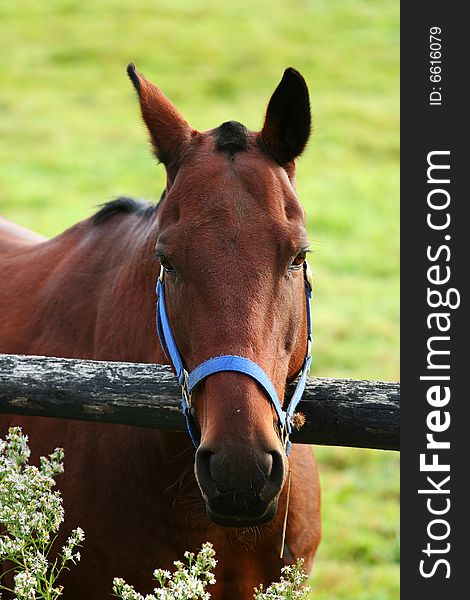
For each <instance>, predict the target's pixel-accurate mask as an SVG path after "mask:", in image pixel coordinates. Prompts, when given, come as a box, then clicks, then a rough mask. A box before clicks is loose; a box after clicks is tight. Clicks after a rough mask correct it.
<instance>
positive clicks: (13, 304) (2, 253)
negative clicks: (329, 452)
mask: <svg viewBox="0 0 470 600" xmlns="http://www.w3.org/2000/svg"><path fill="white" fill-rule="evenodd" d="M128 75H129V77H130V79H131V81H132V83H133V85H134V87H135V90H136V92H137V96H138V100H139V103H140V109H141V115H142V118H143V121H144V123H145V125H146V127H147V129H148V132H149V134H150V140H151V144H152V146H153V150H154V153H155V155H156V157H157V159H158V161H160V162H161V163H163V165H164V167H165V169H166V175H167V182H166V188H165V190H164V193H163V195H162V197H161V199H160V201H159V202H158V203H156V204H150V203H146V202H142V201H138V200H134V199H132V198H128V197H120V198H117V199H115V200H113V201H110V202H108V203H106V204H104V205H102V206H101V207H100V208H99V210H98V211H97V212H96V213H95V214H93V216H91V217H90V218H88V219H85V220H83V221H81V222H79V223H78V224H76V225H74V226H72V227H71V228H69V229H67V230H66V231H65V232H63V233H62V234H60V235H58V236H57V237H54V238H53V239H50V240H46V239H44V238H42V237H41V236H39V235H37V234H34V233H32V232H28V231H27V230H25V229H23V228H20V227H17V226H15V225H13V224H8V223H7V222H6V221H5V220H2V221H1V222H0V280H1V281H2V286H1V290H0V307H1V308H0V351H1V352H4V353H14V354H38V355H45V356H59V357H69V358H81V359H96V360H107V361H133V362H142V363H160V364H171V363H172V361H171V360H170V358H169V357H168V354H169V352H168V348H165V345H166V342H168V340H166V342H165V340H163V341H162V339H159V337H158V336H157V333H156V327H155V295H154V289H155V283H156V281H157V280H159V279H160V281H161V282H162V281H164V283H165V289H164V296H165V304H166V313H165V315H166V317H167V321H168V324H169V326H170V327H171V334H172V339H173V341H174V344H175V345H176V346H177V349H178V351H179V355H180V357H181V362H182V365H183V367H184V373H185V374H186V373H189V372H191V371H192V370H194V369H195V367H197V365H200V364H201V363H203V362H204V361H210V360H211V359H213V358H214V357H220V356H236V357H241V360H243V361H245V363H246V364H251V365H257V366H258V367H259V369H260V370H262V371H263V372H264V373H265V374H266V377H267V378H268V379H269V381H270V382H271V387H272V388H273V389H274V391H275V392H274V393H276V394H277V397H278V398H280V399H283V397H284V392H285V389H286V385H287V383H289V382H291V381H293V380H294V379H295V378H296V377H297V376H298V374H299V371H300V370H301V369H302V365H303V364H304V361H305V356H306V353H307V338H308V335H307V331H308V327H309V313H308V309H307V306H306V302H305V292H304V287H305V281H304V271H305V269H304V267H305V260H306V252H307V247H308V239H307V233H306V228H305V211H304V209H303V208H302V206H301V204H300V202H299V200H298V197H297V194H296V183H295V160H296V159H297V157H298V156H300V154H301V153H302V151H303V150H304V148H305V146H306V144H307V141H308V139H309V136H310V129H311V115H310V101H309V92H308V88H307V84H306V82H305V80H304V78H303V77H302V75H301V74H300V73H299V72H298V71H296V70H295V69H293V68H288V69H286V70H285V72H284V74H283V76H282V79H281V81H280V83H279V84H278V86H277V87H276V89H275V91H274V92H273V94H272V96H271V98H270V100H269V103H268V106H267V109H266V113H265V118H264V123H263V127H262V129H261V130H260V131H257V132H255V131H251V130H248V129H247V128H246V127H245V126H244V125H242V124H241V123H239V122H237V121H228V122H225V123H223V124H222V125H220V126H218V127H216V128H214V129H211V130H209V131H205V132H200V131H197V130H196V129H194V128H192V127H191V126H190V125H189V124H188V123H187V122H186V121H185V119H184V118H183V117H182V115H181V114H180V113H179V111H178V110H177V108H176V107H175V106H174V104H173V103H172V102H171V101H170V100H169V99H168V98H167V97H166V96H165V95H164V94H163V92H162V91H161V90H160V89H159V88H158V87H157V86H155V85H154V84H153V83H151V82H150V81H149V80H147V79H146V78H145V77H144V76H143V75H142V74H141V73H139V72H138V71H137V70H136V68H135V66H134V65H133V64H131V65H129V67H128ZM172 366H173V367H175V365H172ZM183 391H184V385H183ZM279 402H280V403H282V400H280V401H279ZM190 413H191V414H190V415H189V414H188V415H187V416H188V418H191V420H192V426H193V430H196V431H197V436H198V440H197V442H196V444H193V442H192V440H191V438H190V436H188V435H187V433H183V432H179V433H176V432H164V431H157V430H154V429H150V428H149V429H147V428H136V427H131V426H124V425H110V424H96V423H87V422H79V421H67V420H59V419H50V418H45V417H24V416H23V417H19V416H16V417H11V416H6V415H3V416H2V418H1V428H2V433H3V434H4V433H5V431H6V428H7V427H9V426H11V425H20V426H22V427H23V430H24V432H25V433H27V434H28V435H29V437H30V444H31V447H32V450H33V458H34V459H35V460H37V458H38V456H40V455H45V454H48V453H50V452H51V451H52V449H53V448H55V447H63V448H64V449H65V474H64V475H61V476H60V482H59V483H60V489H61V492H62V495H63V499H64V507H65V523H64V524H63V526H62V531H63V534H62V535H63V536H64V538H65V536H66V535H67V534H68V533H69V532H70V530H71V529H72V528H74V527H76V526H80V527H82V528H83V529H84V530H85V534H86V540H85V542H84V547H83V549H82V560H81V562H80V563H79V564H78V565H77V566H72V568H71V570H70V572H68V573H66V575H65V576H64V578H63V580H62V581H61V583H62V584H63V585H64V592H63V597H64V598H65V599H66V600H83V599H85V598H86V599H87V600H98V599H100V600H102V599H103V598H105V597H108V596H110V595H111V593H112V580H113V577H123V578H124V579H126V581H128V582H129V583H131V584H133V585H135V587H136V589H138V590H139V591H141V592H142V593H149V592H150V591H151V590H152V589H153V587H154V585H155V582H154V581H153V579H152V573H153V570H154V569H155V568H156V567H160V568H164V569H169V570H172V568H173V561H175V560H179V559H182V556H183V553H184V552H185V551H186V550H190V551H196V550H197V549H198V548H200V547H201V546H202V544H203V543H204V542H206V541H210V542H211V543H212V544H213V546H214V549H215V551H216V554H217V559H218V564H217V567H216V570H215V576H216V579H217V583H216V585H215V586H213V587H211V589H210V591H211V594H212V598H214V600H221V599H231V600H233V599H234V598H237V599H244V598H252V595H253V587H254V586H256V585H258V584H259V583H263V584H264V586H266V585H268V584H269V583H270V582H272V581H275V580H277V579H279V573H280V569H281V567H282V566H283V565H285V564H289V563H293V562H294V561H295V560H296V559H297V558H299V557H302V558H304V560H305V568H306V569H308V570H310V568H311V565H312V561H313V558H314V555H315V552H316V549H317V546H318V544H319V542H320V537H321V524H320V485H319V478H318V472H317V466H316V462H315V459H314V455H313V452H312V449H311V448H310V447H308V446H303V445H295V444H294V446H293V448H292V452H291V453H290V455H289V456H287V452H286V440H285V439H284V437H283V433H282V431H281V430H280V428H279V419H278V417H279V415H278V414H277V411H276V407H275V406H274V405H273V403H272V402H270V398H269V397H268V395H267V393H266V390H265V389H263V386H262V385H260V381H259V379H258V380H257V379H256V378H254V377H251V376H247V374H246V373H244V372H239V371H238V372H237V370H236V369H232V370H215V371H214V372H212V373H210V376H208V377H206V378H205V379H204V380H203V381H201V382H200V383H199V384H198V385H197V386H196V387H195V388H194V389H193V390H192V393H191V410H190ZM286 482H289V483H288V484H287V483H286ZM288 488H289V489H288ZM288 495H289V506H288V514H287V526H286V530H285V549H284V552H283V558H280V549H281V544H284V541H283V540H282V539H281V538H282V537H283V528H284V520H285V516H286V509H287V506H286V505H287V502H288ZM59 543H60V540H59Z"/></svg>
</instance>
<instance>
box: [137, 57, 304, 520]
mask: <svg viewBox="0 0 470 600" xmlns="http://www.w3.org/2000/svg"><path fill="white" fill-rule="evenodd" d="M128 73H129V76H130V78H131V80H132V82H133V84H134V86H135V88H136V90H137V93H138V96H139V100H140V106H141V111H142V116H143V119H144V122H145V124H146V126H147V128H148V130H149V132H150V137H151V141H152V145H153V148H154V151H155V154H156V156H157V158H158V159H159V160H160V161H161V162H162V163H163V164H164V165H165V168H166V172H167V186H166V191H165V196H164V199H163V200H162V201H161V203H160V205H159V208H158V211H157V219H158V226H157V232H158V234H157V239H156V246H155V256H156V260H158V261H159V262H160V265H161V279H162V281H164V284H165V288H164V301H165V306H166V308H165V315H164V318H165V319H167V321H168V326H169V327H171V333H172V337H173V339H174V343H175V345H176V347H177V350H178V353H179V356H180V357H181V361H182V363H183V365H184V372H185V373H191V372H192V371H193V370H194V369H195V368H196V367H198V365H201V363H204V361H208V360H209V359H212V358H214V357H219V356H223V357H227V356H229V357H242V359H244V360H245V361H246V362H247V363H248V362H249V363H250V364H256V365H258V366H259V367H260V368H261V369H262V371H263V372H264V373H265V374H266V375H267V378H268V379H269V381H270V382H271V383H272V386H273V388H274V389H275V392H276V394H277V396H278V398H280V399H283V398H284V392H285V388H286V384H287V382H289V381H291V380H293V379H294V378H295V377H296V376H297V375H298V373H299V371H301V369H302V367H303V365H304V363H305V357H306V353H307V337H308V336H307V331H308V314H307V312H308V311H307V309H306V302H305V281H304V270H305V269H304V262H305V256H306V251H307V247H308V240H307V233H306V229H305V213H304V210H303V208H302V207H301V205H300V203H299V200H298V198H297V195H296V185H295V164H294V161H295V159H296V158H297V157H298V156H299V155H300V154H301V152H302V151H303V150H304V148H305V145H306V143H307V141H308V138H309V134H310V104H309V95H308V89H307V86H306V83H305V81H304V79H303V77H302V76H301V75H300V74H299V73H298V72H297V71H295V70H294V69H291V68H290V69H287V70H286V71H285V72H284V75H283V77H282V80H281V82H280V83H279V85H278V87H277V88H276V90H275V91H274V93H273V95H272V97H271V99H270V101H269V104H268V108H267V111H266V115H265V120H264V124H263V127H262V129H261V131H259V132H254V131H250V130H248V129H247V128H246V127H245V126H243V125H242V124H241V123H238V122H236V121H228V122H226V123H223V124H222V125H220V126H219V127H216V128H215V129H211V130H210V131H205V132H199V131H196V130H195V129H193V128H192V127H191V126H190V125H189V124H188V123H187V122H186V121H185V120H184V118H183V117H182V116H181V115H180V113H179V112H178V110H177V109H176V108H175V106H174V105H173V104H172V103H171V102H170V101H169V100H168V98H166V97H165V95H164V94H163V93H162V92H161V91H160V90H159V89H158V88H157V87H156V86H155V85H153V84H152V83H150V82H149V81H148V80H146V79H145V78H144V77H143V76H142V75H141V74H139V73H138V72H137V71H136V69H135V67H134V66H133V65H130V66H129V68H128ZM163 345H164V344H163ZM173 362H174V361H173ZM281 401H282V400H281ZM191 409H192V413H191V416H190V418H191V419H192V422H193V423H194V425H195V428H197V431H198V440H197V444H198V447H197V451H196V460H195V474H196V478H197V481H198V484H199V487H200V489H201V492H202V495H203V497H204V500H205V502H206V507H207V513H208V515H209V517H210V518H211V520H212V521H213V522H215V523H218V524H221V525H226V526H236V527H240V526H247V525H256V524H261V523H264V522H267V521H269V520H270V519H271V518H272V517H273V516H274V515H275V514H276V511H277V506H278V500H279V496H280V493H281V491H282V489H283V486H284V483H285V481H286V477H287V473H288V458H287V456H286V451H285V450H286V447H285V440H284V439H283V436H282V431H280V428H279V415H278V413H277V412H276V410H275V407H274V406H273V403H272V402H270V400H269V397H268V396H267V393H266V390H265V389H263V386H262V385H260V382H259V380H256V378H253V377H251V376H247V375H246V373H244V372H237V370H235V369H229V370H220V371H214V372H212V373H211V374H210V376H208V377H205V378H203V379H202V380H201V381H200V383H198V385H196V386H195V387H194V389H193V390H192V394H191Z"/></svg>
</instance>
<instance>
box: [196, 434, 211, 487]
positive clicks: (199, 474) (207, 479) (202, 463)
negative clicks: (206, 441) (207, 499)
mask: <svg viewBox="0 0 470 600" xmlns="http://www.w3.org/2000/svg"><path fill="white" fill-rule="evenodd" d="M213 455H214V453H213V452H211V451H210V450H207V449H206V448H203V447H201V446H200V447H199V448H198V450H197V452H196V469H195V473H196V479H197V481H198V484H199V487H200V488H201V489H204V490H205V491H206V493H209V494H210V493H214V492H215V491H216V486H215V482H214V480H213V478H212V475H211V467H210V465H211V458H212V456H213Z"/></svg>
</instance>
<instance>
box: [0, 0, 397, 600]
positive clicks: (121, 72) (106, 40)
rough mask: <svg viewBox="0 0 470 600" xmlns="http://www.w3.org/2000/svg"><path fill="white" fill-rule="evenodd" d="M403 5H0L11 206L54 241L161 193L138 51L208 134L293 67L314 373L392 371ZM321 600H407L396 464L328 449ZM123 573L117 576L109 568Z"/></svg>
mask: <svg viewBox="0 0 470 600" xmlns="http://www.w3.org/2000/svg"><path fill="white" fill-rule="evenodd" d="M398 43H399V4H398V2H397V1H396V0H354V1H353V0H335V1H334V2H327V1H326V0H293V1H292V2H288V3H287V2H283V3H281V2H273V1H272V0H269V1H268V0H260V1H258V2H250V1H248V0H241V1H239V2H233V3H220V2H216V1H215V0H207V1H205V2H203V1H201V0H185V1H183V0H160V1H159V2H151V1H150V0H133V1H132V2H127V3H123V2H118V1H117V0H99V1H96V0H95V1H91V0H82V1H81V2H76V1H72V0H48V1H47V2H41V1H39V0H24V1H23V2H21V3H20V2H12V1H11V0H0V82H1V86H0V212H1V213H2V214H3V215H4V216H6V217H8V218H10V219H12V220H15V221H18V222H19V223H21V224H23V225H25V226H27V227H31V228H33V229H36V230H37V231H40V232H41V233H44V234H46V235H55V234H57V233H59V232H60V231H61V230H62V229H64V228H65V227H68V226H69V225H71V224H73V223H75V222H76V221H78V220H80V219H83V218H85V217H87V216H89V215H90V214H91V213H92V212H93V211H94V209H95V207H96V205H98V204H100V203H102V202H104V201H106V200H108V199H111V198H113V197H114V196H116V195H117V194H131V195H134V196H140V197H144V198H158V197H159V195H160V193H161V191H162V189H163V185H164V170H163V168H162V167H161V166H160V167H158V166H156V164H155V162H154V160H153V159H152V157H151V154H150V151H149V146H148V143H147V137H146V133H145V132H144V129H143V126H142V125H141V123H140V118H139V114H138V108H137V102H136V98H135V94H134V91H133V89H132V86H131V84H130V82H129V81H128V80H127V77H126V74H125V67H126V65H127V63H128V62H130V61H131V60H132V61H135V62H136V64H137V66H138V68H139V70H140V71H142V72H143V73H145V74H146V75H147V76H148V77H149V78H150V79H152V80H153V81H154V82H155V83H157V84H158V85H159V86H160V87H162V89H163V90H164V91H165V92H166V93H167V95H168V96H169V97H170V98H171V99H172V100H173V101H174V102H175V103H176V104H177V106H178V107H179V108H180V110H181V111H182V113H183V114H184V115H185V117H186V118H187V119H188V121H189V122H190V123H191V124H192V125H193V126H194V127H196V128H197V129H200V130H204V129H209V128H212V127H214V126H216V125H218V124H220V123H221V122H223V121H226V120H229V119H236V120H239V121H242V122H244V123H245V124H246V125H247V126H248V127H249V128H252V129H258V128H259V127H260V126H261V124H262V118H263V113H264V109H265V106H266V103H267V101H268V99H269V96H270V94H271V93H272V91H273V90H274V88H275V86H276V85H277V82H278V81H279V79H280V77H281V75H282V72H283V69H284V68H285V67H286V66H294V67H296V68H297V69H299V70H300V71H301V72H302V73H303V75H304V76H305V77H306V79H307V81H308V83H309V87H310V90H311V96H312V109H313V117H314V136H313V139H312V141H311V143H310V145H309V148H308V150H307V151H306V152H305V154H304V156H303V157H302V159H301V160H300V162H299V165H298V192H299V196H300V199H301V201H302V202H303V204H304V206H305V208H306V210H307V214H308V227H309V235H310V239H311V242H312V249H313V250H314V254H313V256H312V257H311V259H310V260H311V264H312V268H313V272H314V277H315V284H316V287H315V294H314V303H313V324H314V334H315V345H314V366H313V374H315V375H318V376H335V377H355V378H361V379H388V380H396V379H398V378H399V337H398V335H399V334H398V331H399V330H398V326H399V306H398V295H399V287H398V276H399V259H398V255H399V246H398V244H399V236H398V217H399V187H398V186H399V179H398V158H399V107H398V98H399V86H398V69H399V51H398ZM317 457H318V460H319V464H320V474H321V479H322V486H323V517H324V540H323V542H322V545H321V548H320V550H319V553H318V555H317V561H316V564H315V568H314V574H313V576H312V585H313V587H314V595H313V596H314V597H315V598H316V599H317V600H340V599H341V600H396V599H397V598H398V595H399V583H398V576H399V567H398V561H399V540H398V519H399V509H398V500H399V478H398V467H399V462H398V461H399V459H398V456H397V454H395V453H389V452H380V451H372V450H357V449H340V448H317ZM116 575H119V574H116Z"/></svg>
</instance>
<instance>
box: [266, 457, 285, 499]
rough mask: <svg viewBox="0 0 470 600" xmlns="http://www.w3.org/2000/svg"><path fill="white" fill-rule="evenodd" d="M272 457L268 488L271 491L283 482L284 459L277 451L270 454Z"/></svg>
mask: <svg viewBox="0 0 470 600" xmlns="http://www.w3.org/2000/svg"><path fill="white" fill-rule="evenodd" d="M270 455H271V457H272V466H271V472H270V474H269V486H270V487H271V488H273V489H276V488H280V487H281V486H282V484H283V481H284V457H283V455H282V454H281V453H280V452H278V451H277V450H273V451H272V452H270Z"/></svg>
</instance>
